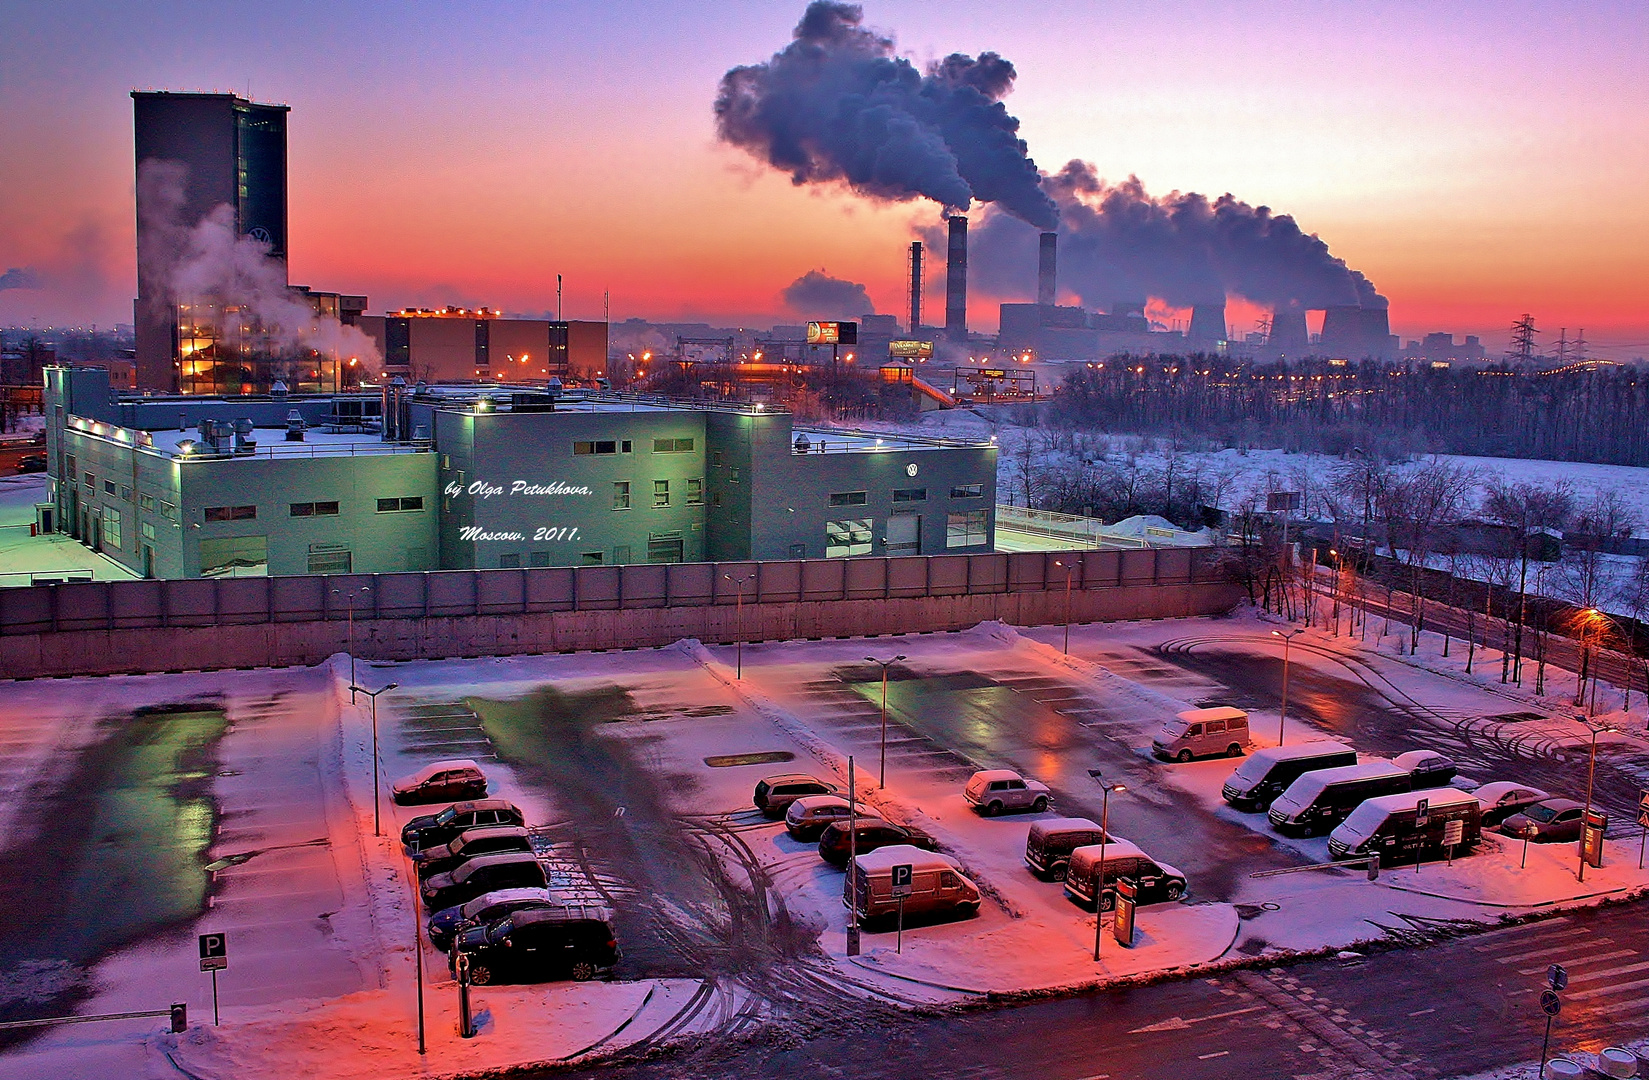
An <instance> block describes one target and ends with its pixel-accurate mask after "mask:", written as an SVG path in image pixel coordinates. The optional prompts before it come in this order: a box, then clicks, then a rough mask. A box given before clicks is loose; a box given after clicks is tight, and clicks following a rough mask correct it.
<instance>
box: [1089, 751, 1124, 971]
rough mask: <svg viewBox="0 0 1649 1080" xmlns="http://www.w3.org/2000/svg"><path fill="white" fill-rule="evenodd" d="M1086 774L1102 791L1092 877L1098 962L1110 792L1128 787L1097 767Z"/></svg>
mask: <svg viewBox="0 0 1649 1080" xmlns="http://www.w3.org/2000/svg"><path fill="white" fill-rule="evenodd" d="M1088 775H1089V776H1091V777H1093V778H1094V779H1095V780H1098V781H1099V784H1100V787H1099V790H1100V791H1101V793H1102V796H1101V801H1100V808H1099V874H1098V876H1097V877H1095V878H1094V962H1095V963H1098V962H1099V943H1100V941H1101V940H1102V938H1103V930H1104V927H1105V845H1106V844H1107V843H1109V842H1110V840H1111V792H1113V791H1115V792H1117V793H1118V794H1121V793H1122V792H1124V791H1127V790H1128V789H1127V788H1126V787H1125V786H1123V785H1122V784H1108V783H1106V782H1105V778H1104V777H1103V776H1101V775H1100V771H1099V770H1098V769H1089V770H1088Z"/></svg>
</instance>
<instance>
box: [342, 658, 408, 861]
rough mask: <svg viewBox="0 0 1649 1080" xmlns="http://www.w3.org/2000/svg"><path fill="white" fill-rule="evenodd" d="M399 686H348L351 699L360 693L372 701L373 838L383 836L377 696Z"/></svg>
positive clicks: (395, 684) (394, 684) (351, 684)
mask: <svg viewBox="0 0 1649 1080" xmlns="http://www.w3.org/2000/svg"><path fill="white" fill-rule="evenodd" d="M400 685H401V684H400V683H393V682H392V683H390V684H389V685H388V686H384V687H380V688H379V689H377V690H368V689H367V688H366V687H364V686H356V685H355V684H354V683H350V684H349V693H350V696H351V697H353V696H354V695H355V692H356V691H360V692H361V693H363V694H365V695H366V696H367V697H369V698H371V699H372V835H373V836H382V835H384V833H383V829H382V827H381V826H380V825H379V820H378V695H379V694H387V693H389V692H390V691H391V690H394V689H395V688H396V687H398V686H400Z"/></svg>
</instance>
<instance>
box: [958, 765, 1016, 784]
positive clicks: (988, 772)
mask: <svg viewBox="0 0 1649 1080" xmlns="http://www.w3.org/2000/svg"><path fill="white" fill-rule="evenodd" d="M1023 779H1025V778H1024V777H1023V776H1020V775H1019V774H1018V773H1016V772H1014V771H1013V770H1012V769H980V770H979V771H978V772H976V773H974V774H973V775H972V776H970V777H968V783H969V784H970V785H971V784H973V783H974V782H975V781H978V782H979V783H982V784H988V783H990V782H991V781H992V780H1023Z"/></svg>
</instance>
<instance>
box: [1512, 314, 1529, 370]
mask: <svg viewBox="0 0 1649 1080" xmlns="http://www.w3.org/2000/svg"><path fill="white" fill-rule="evenodd" d="M1534 335H1535V329H1534V316H1533V315H1529V314H1527V313H1525V314H1524V316H1523V317H1522V318H1521V319H1519V320H1517V321H1516V322H1514V323H1512V347H1511V348H1510V349H1509V350H1508V351H1507V353H1506V358H1507V359H1508V360H1516V361H1518V362H1519V363H1523V364H1527V363H1530V362H1531V361H1533V360H1534Z"/></svg>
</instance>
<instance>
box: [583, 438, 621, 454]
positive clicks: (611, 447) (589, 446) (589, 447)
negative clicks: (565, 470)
mask: <svg viewBox="0 0 1649 1080" xmlns="http://www.w3.org/2000/svg"><path fill="white" fill-rule="evenodd" d="M616 453H618V443H616V442H614V441H613V440H612V439H597V440H595V441H593V442H590V441H580V442H575V443H573V454H574V455H575V456H577V457H588V456H589V455H591V454H616Z"/></svg>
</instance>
